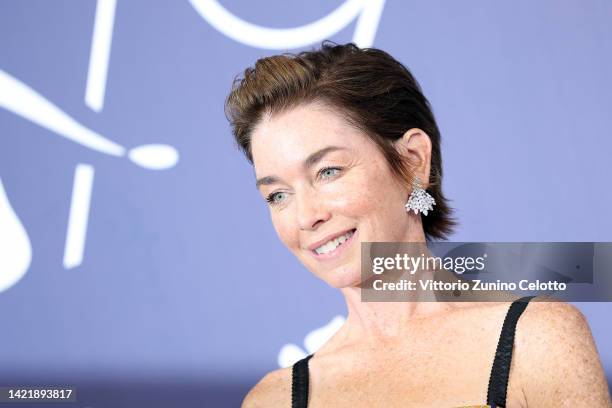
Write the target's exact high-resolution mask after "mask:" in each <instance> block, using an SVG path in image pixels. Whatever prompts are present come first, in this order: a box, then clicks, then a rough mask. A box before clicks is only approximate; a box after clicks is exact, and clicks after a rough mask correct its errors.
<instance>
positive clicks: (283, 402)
mask: <svg viewBox="0 0 612 408" xmlns="http://www.w3.org/2000/svg"><path fill="white" fill-rule="evenodd" d="M288 406H291V367H286V368H279V369H278V370H274V371H271V372H269V373H268V374H266V375H265V376H264V377H263V378H262V379H261V380H259V382H258V383H257V384H255V386H254V387H253V388H251V390H250V391H249V393H248V394H247V395H246V397H245V398H244V401H242V408H259V407H288Z"/></svg>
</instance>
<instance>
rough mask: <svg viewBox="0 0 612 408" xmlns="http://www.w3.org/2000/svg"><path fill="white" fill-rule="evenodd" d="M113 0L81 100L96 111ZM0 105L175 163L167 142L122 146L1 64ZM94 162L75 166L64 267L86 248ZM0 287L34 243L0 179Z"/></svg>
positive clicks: (114, 149) (142, 156)
mask: <svg viewBox="0 0 612 408" xmlns="http://www.w3.org/2000/svg"><path fill="white" fill-rule="evenodd" d="M115 9H116V0H98V2H97V6H96V16H95V22H94V30H93V36H92V45H91V54H90V58H89V71H88V76H87V86H86V91H85V103H86V104H87V106H89V107H90V108H91V109H92V110H94V111H96V112H100V111H101V110H102V108H103V106H104V95H105V90H106V77H107V72H108V61H109V56H110V49H111V42H112V35H113V24H114V17H115ZM0 108H4V109H6V110H8V111H10V112H13V113H14V114H16V115H18V116H21V117H22V118H24V119H27V120H29V121H30V122H32V123H35V124H37V125H39V126H41V127H43V128H45V129H47V130H49V131H50V132H52V133H54V134H56V135H58V136H61V137H64V138H66V139H68V140H71V141H73V142H75V143H78V144H80V145H82V146H84V147H87V148H89V149H92V150H95V151H97V152H100V153H104V154H108V155H111V156H116V157H124V156H127V158H128V159H129V160H131V161H132V162H133V163H135V164H137V165H139V166H141V167H143V168H146V169H150V170H163V169H168V168H171V167H173V166H174V165H176V163H177V162H178V160H179V155H178V152H177V150H176V149H175V148H174V147H172V146H169V145H164V144H148V145H141V146H136V147H134V148H131V149H129V150H128V149H126V148H125V147H124V146H121V145H120V144H118V143H115V142H113V141H111V140H110V139H108V138H106V137H104V136H102V135H101V134H99V133H96V132H94V131H93V130H91V129H89V128H87V127H86V126H84V125H82V124H81V123H79V122H78V121H77V120H75V119H74V118H72V117H71V116H70V115H68V114H67V113H66V112H64V111H63V110H62V109H60V108H59V107H57V106H56V105H55V104H53V103H52V102H51V101H49V100H48V99H47V98H45V97H44V96H42V95H41V94H40V93H38V92H36V91H35V90H34V89H32V88H31V87H29V86H28V85H26V84H25V83H23V82H21V81H19V80H18V79H16V78H14V77H13V76H11V75H9V74H8V73H6V72H4V71H2V70H0ZM93 180H94V167H93V166H92V165H91V164H87V163H79V164H77V165H76V168H75V172H74V181H73V187H72V198H71V201H70V213H69V216H68V226H67V232H66V241H65V246H64V260H63V264H64V267H65V268H66V269H70V268H75V267H77V266H79V265H81V263H82V261H83V253H84V250H85V240H86V236H87V224H88V220H89V209H90V201H91V193H92V189H93ZM0 225H2V228H1V229H0V292H2V291H4V290H7V289H8V288H10V287H11V286H13V285H14V284H15V283H17V282H18V281H19V280H20V279H21V278H22V277H23V276H24V275H25V273H26V272H27V270H28V268H29V267H30V264H31V261H32V245H31V243H30V239H29V237H28V234H27V231H26V230H25V228H24V227H23V224H22V223H21V221H20V220H19V217H18V216H17V214H16V212H15V210H14V209H13V207H12V206H11V204H10V201H9V199H8V195H7V193H6V191H5V189H4V186H3V184H2V179H0Z"/></svg>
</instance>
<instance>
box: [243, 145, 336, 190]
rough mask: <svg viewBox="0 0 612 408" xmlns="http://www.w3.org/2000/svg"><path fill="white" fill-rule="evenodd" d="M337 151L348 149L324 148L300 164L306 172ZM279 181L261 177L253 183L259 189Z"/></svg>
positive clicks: (274, 177) (271, 177)
mask: <svg viewBox="0 0 612 408" xmlns="http://www.w3.org/2000/svg"><path fill="white" fill-rule="evenodd" d="M337 150H348V149H347V148H346V147H340V146H327V147H324V148H322V149H319V150H317V151H316V152H314V153H311V154H310V155H309V156H308V157H307V158H306V159H305V160H304V162H303V163H302V167H303V168H304V169H305V170H308V169H310V168H311V167H313V166H314V165H315V164H317V163H318V162H319V161H320V160H321V159H323V157H325V155H327V154H328V153H331V152H335V151H337ZM279 181H280V178H278V177H276V176H265V177H261V178H259V179H257V182H256V183H255V187H256V188H257V189H259V187H260V186H262V185H270V184H275V183H278V182H279Z"/></svg>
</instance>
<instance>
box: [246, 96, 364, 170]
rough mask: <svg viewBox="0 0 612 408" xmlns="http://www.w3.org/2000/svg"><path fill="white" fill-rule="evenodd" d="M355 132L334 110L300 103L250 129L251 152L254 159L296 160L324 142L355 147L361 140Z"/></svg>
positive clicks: (325, 144)
mask: <svg viewBox="0 0 612 408" xmlns="http://www.w3.org/2000/svg"><path fill="white" fill-rule="evenodd" d="M358 133H359V131H358V130H357V129H355V128H354V127H352V126H350V125H349V124H348V123H347V122H346V121H345V120H344V118H343V117H342V116H341V115H340V114H339V113H338V112H336V111H335V110H332V109H330V108H328V107H326V106H324V105H323V106H322V105H319V104H314V103H313V104H308V105H300V106H298V107H295V108H291V109H289V110H287V111H284V112H281V113H278V114H274V115H270V116H267V117H266V118H264V119H263V120H262V121H261V122H260V123H259V124H258V125H257V126H256V127H255V128H254V130H253V132H252V135H251V151H252V154H253V158H254V160H257V158H259V159H261V160H266V161H267V160H270V159H271V158H272V157H279V156H283V157H284V158H287V159H289V158H293V159H299V158H300V157H302V156H304V157H306V156H307V155H309V154H310V153H311V152H314V151H315V150H317V149H320V148H323V147H325V146H327V145H342V146H347V147H353V148H357V147H358V146H357V145H358V144H360V143H363V140H359V139H361V138H360V137H359V136H358V135H357V134H358ZM356 136H357V137H356Z"/></svg>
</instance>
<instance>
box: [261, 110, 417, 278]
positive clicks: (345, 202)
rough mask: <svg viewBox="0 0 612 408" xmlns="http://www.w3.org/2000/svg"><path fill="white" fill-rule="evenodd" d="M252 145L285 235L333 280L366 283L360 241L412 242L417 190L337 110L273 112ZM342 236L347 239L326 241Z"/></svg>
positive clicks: (278, 225)
mask: <svg viewBox="0 0 612 408" xmlns="http://www.w3.org/2000/svg"><path fill="white" fill-rule="evenodd" d="M251 149H252V154H253V162H254V167H255V175H256V178H257V180H258V181H259V183H258V187H259V190H260V192H261V194H262V196H263V197H264V198H268V199H269V200H270V201H271V202H270V203H269V204H268V205H269V209H270V215H271V217H272V223H273V224H274V229H275V230H276V232H277V234H278V236H279V238H280V240H281V241H282V242H283V243H284V244H285V245H286V246H287V248H289V250H290V251H291V252H293V254H294V255H295V256H296V257H297V258H298V259H299V260H300V261H301V262H302V263H303V264H304V265H305V266H306V267H307V268H308V269H309V270H310V271H312V272H313V273H314V274H315V275H317V276H318V277H319V278H321V279H323V280H324V281H326V282H327V283H328V284H329V285H331V286H333V287H336V288H342V287H348V286H355V285H357V284H359V282H360V281H361V275H360V274H361V271H360V262H361V244H360V242H374V241H378V242H380V241H390V242H392V241H404V240H405V238H406V235H407V231H408V229H409V226H408V223H409V222H410V220H411V219H412V217H411V216H410V215H409V214H408V213H407V212H406V209H405V208H404V204H405V203H406V200H407V199H408V194H409V190H408V189H407V188H406V187H403V186H402V185H401V184H400V183H399V182H398V181H397V179H395V178H394V177H393V176H392V173H391V170H390V168H389V167H388V165H387V162H386V160H385V158H384V156H383V155H382V153H381V152H380V151H379V150H378V149H377V147H376V145H375V144H374V142H373V141H371V140H370V139H369V138H368V137H367V136H365V135H364V134H363V133H362V132H360V131H359V130H356V129H355V128H353V127H351V126H349V125H347V124H346V123H345V122H344V120H343V118H342V117H341V116H340V114H338V113H336V111H332V110H331V109H330V108H328V107H326V106H325V105H323V104H319V103H311V104H306V105H301V106H298V107H296V108H292V109H290V110H288V111H285V112H283V113H279V114H276V115H274V116H271V117H266V118H264V119H263V120H262V121H261V122H260V123H259V124H258V125H257V126H256V127H255V129H254V131H253V134H252V141H251ZM351 232H352V235H351ZM347 234H348V235H347ZM334 237H342V238H340V240H338V241H335V242H333V241H332V242H331V243H327V244H325V243H326V242H329V240H330V239H332V238H334ZM346 238H348V239H346ZM342 241H344V242H342ZM339 243H340V245H338V244H339Z"/></svg>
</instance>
